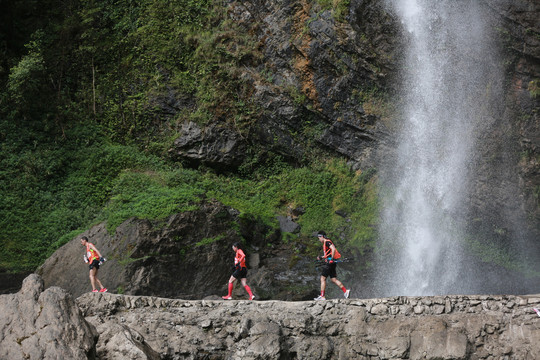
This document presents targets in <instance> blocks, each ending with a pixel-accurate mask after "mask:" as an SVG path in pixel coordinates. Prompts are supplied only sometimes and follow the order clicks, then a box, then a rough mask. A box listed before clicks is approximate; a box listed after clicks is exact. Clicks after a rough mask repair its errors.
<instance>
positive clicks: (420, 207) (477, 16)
mask: <svg viewBox="0 0 540 360" xmlns="http://www.w3.org/2000/svg"><path fill="white" fill-rule="evenodd" d="M390 1H391V2H392V5H393V7H392V9H393V11H395V13H396V14H398V16H399V20H400V22H401V23H402V25H403V29H404V34H405V36H406V39H407V43H406V48H407V54H406V59H405V61H404V69H403V71H404V73H405V77H404V79H405V80H404V86H403V93H404V95H403V98H404V104H405V105H404V109H403V119H402V120H401V121H402V126H401V129H400V134H399V136H398V148H397V154H396V161H395V163H394V164H392V166H391V167H389V168H388V169H386V170H384V171H383V172H382V178H383V179H382V181H383V184H384V186H383V209H384V210H383V213H382V219H381V229H380V236H381V242H380V243H381V249H382V250H381V252H380V253H381V255H382V259H380V260H381V261H380V262H379V265H378V267H379V273H380V274H382V275H381V276H380V279H379V280H380V282H381V287H382V288H383V292H384V293H386V294H388V295H434V294H446V293H457V292H463V291H468V289H469V285H468V284H467V281H466V280H465V279H464V278H463V277H462V276H461V275H462V272H461V269H462V268H463V266H464V260H463V256H462V255H463V250H462V247H463V237H464V236H465V235H464V228H463V225H462V224H463V219H464V217H465V216H466V214H467V210H468V209H467V206H466V205H465V204H466V203H467V199H468V193H467V191H468V188H469V181H470V171H469V170H470V162H471V158H472V156H473V154H474V153H475V138H476V137H477V133H478V131H480V128H479V122H480V121H481V118H482V114H483V113H484V112H485V104H486V101H485V97H486V93H487V92H489V88H490V84H491V83H492V79H493V76H494V75H493V72H496V69H493V68H491V69H490V67H489V65H488V64H491V63H493V56H495V55H492V45H490V44H489V43H488V41H487V38H488V37H487V36H486V35H485V29H486V27H487V24H486V22H485V21H484V19H483V15H482V12H481V11H480V9H479V8H478V7H477V5H476V4H477V2H475V1H468V0H437V1H434V0H390Z"/></svg>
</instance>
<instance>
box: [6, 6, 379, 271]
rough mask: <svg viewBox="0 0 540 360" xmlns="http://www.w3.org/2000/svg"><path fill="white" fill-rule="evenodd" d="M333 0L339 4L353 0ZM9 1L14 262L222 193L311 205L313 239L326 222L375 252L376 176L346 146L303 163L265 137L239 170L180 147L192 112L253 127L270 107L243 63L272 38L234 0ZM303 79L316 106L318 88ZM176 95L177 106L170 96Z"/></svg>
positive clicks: (307, 229) (20, 264) (9, 201)
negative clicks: (232, 10)
mask: <svg viewBox="0 0 540 360" xmlns="http://www.w3.org/2000/svg"><path fill="white" fill-rule="evenodd" d="M329 6H330V7H329ZM321 7H323V8H324V9H327V8H328V9H332V11H333V12H334V15H335V16H336V18H339V17H341V16H342V15H340V14H345V12H346V11H347V9H348V1H346V0H343V1H337V2H334V3H331V4H330V3H327V2H321ZM6 9H7V10H8V12H7V13H6V12H3V13H2V14H0V18H1V19H2V20H3V21H2V22H0V28H1V29H2V31H0V40H2V41H0V54H1V55H2V56H0V84H1V85H2V86H1V87H0V89H1V90H0V226H1V230H0V271H13V272H16V271H23V270H33V269H35V267H36V266H38V265H39V264H41V263H42V262H43V261H44V260H45V259H46V258H47V257H48V256H49V255H50V254H51V253H52V252H53V251H54V250H55V249H57V248H58V247H59V246H61V245H63V244H65V243H66V242H67V241H69V240H71V239H73V238H74V237H75V236H77V235H78V234H80V233H81V232H83V231H85V230H87V229H88V228H89V227H90V226H92V225H94V224H96V223H99V222H102V221H106V223H107V227H108V230H109V231H114V229H115V228H116V227H117V226H118V225H119V224H121V223H122V222H123V221H125V220H126V219H129V218H131V217H137V218H145V219H152V220H158V221H159V220H164V219H166V218H167V217H168V216H170V215H171V214H174V213H178V212H183V211H190V210H194V209H197V207H198V206H199V205H200V203H201V201H204V199H209V198H215V199H217V200H218V201H221V202H222V203H224V204H225V205H229V206H232V207H234V208H235V209H237V210H239V211H240V214H241V215H240V216H243V217H247V218H249V219H255V220H257V221H260V222H262V223H264V224H267V225H269V226H271V227H276V226H277V222H276V215H278V214H286V213H287V209H290V208H291V207H297V206H302V207H303V208H305V211H306V212H305V214H304V215H302V216H301V217H300V219H299V223H300V224H301V225H302V233H301V234H300V235H299V240H298V241H303V240H302V239H305V238H306V237H307V236H308V235H310V234H311V233H312V232H313V231H316V230H319V229H320V228H324V229H326V230H327V231H329V232H334V234H333V235H335V236H338V235H339V236H344V237H345V238H346V239H347V240H348V244H346V246H349V247H350V248H354V249H358V251H360V252H362V251H364V250H366V249H369V248H370V247H371V246H372V241H373V237H374V233H373V230H372V229H373V227H372V226H371V225H373V224H374V222H375V213H376V207H377V203H376V198H377V196H376V188H377V187H376V177H374V176H373V174H361V173H358V174H357V173H354V172H352V171H351V170H350V169H349V168H348V167H347V166H346V165H345V163H344V161H340V160H320V161H319V162H313V161H310V160H309V159H315V158H317V159H319V158H320V159H322V158H323V157H321V156H319V155H320V154H319V152H317V151H318V150H317V149H316V146H313V148H312V149H310V151H311V153H308V154H306V160H305V163H304V165H303V166H298V165H297V164H296V165H295V166H292V165H290V164H289V163H287V161H285V160H284V159H283V158H282V157H281V156H279V155H277V154H273V153H271V152H269V151H267V150H266V149H260V148H258V147H257V145H256V144H253V145H252V147H251V148H249V149H248V160H246V161H245V162H244V164H242V165H241V166H240V169H239V170H238V172H237V173H236V174H227V175H223V174H222V175H217V174H215V173H213V172H212V171H210V170H209V169H201V170H193V169H186V168H183V167H182V166H181V165H180V164H178V163H174V162H172V161H171V159H170V158H169V157H168V156H167V150H168V149H169V148H170V145H171V142H172V141H173V140H174V139H175V137H176V135H177V133H176V131H177V130H176V129H177V127H178V124H180V123H182V122H184V121H185V120H191V121H195V122H197V123H199V124H201V125H205V124H207V123H209V122H212V123H223V125H226V126H228V127H229V128H232V129H235V130H236V132H237V133H238V134H240V136H242V137H246V138H247V137H249V134H250V132H251V130H252V125H253V123H254V119H255V116H258V115H259V109H257V107H256V106H255V105H254V104H253V103H252V102H251V100H250V91H252V90H251V87H250V86H249V84H247V83H246V82H245V81H246V80H245V79H244V78H243V77H242V69H244V68H245V66H251V67H253V68H256V67H257V66H258V65H260V61H261V56H262V55H261V54H260V52H259V48H258V47H259V44H258V43H257V41H256V39H255V38H254V37H253V35H252V34H253V31H252V30H253V29H250V28H242V27H240V25H238V24H237V22H235V21H232V20H230V18H229V16H228V15H227V14H226V13H225V11H226V10H225V9H226V7H225V6H223V4H221V3H220V2H217V1H212V0H176V1H157V2H156V1H152V0H142V1H123V2H121V1H114V0H108V1H94V0H81V1H77V2H67V3H66V2H60V1H57V0H45V1H41V2H37V1H35V0H21V1H17V2H14V3H13V4H11V3H10V4H6ZM8 38H9V41H7V40H6V39H8ZM268 71H269V70H267V73H263V75H264V76H266V77H267V78H268V81H269V82H271V81H272V79H271V78H272V74H271V73H270V72H268ZM289 90H290V91H291V92H292V94H291V96H292V98H293V100H294V102H295V103H296V104H297V105H298V106H302V105H304V103H305V96H304V95H302V94H300V93H299V92H298V91H297V89H289ZM171 101H172V102H173V103H174V104H172V105H171ZM169 105H170V106H172V107H174V108H175V111H173V112H165V111H164V110H163V108H164V107H168V106H169ZM303 127H304V128H305V129H303V130H302V131H303V132H304V133H305V134H304V135H306V134H307V135H309V134H312V135H310V136H311V137H312V138H314V137H316V136H317V134H320V133H321V132H322V129H320V128H319V125H317V124H313V126H312V125H311V124H310V119H306V123H305V124H303ZM308 138H310V137H309V136H308ZM315 145H316V144H315ZM307 146H309V144H307ZM336 210H340V213H346V214H347V216H348V217H349V218H350V219H351V220H352V221H351V222H347V219H345V218H344V217H342V216H339V215H337V214H336ZM231 226H232V227H234V226H235V224H231ZM218 240H219V239H218V238H213V239H204V240H202V241H201V243H200V245H204V244H207V243H209V242H212V241H218ZM285 240H287V239H285ZM288 240H289V241H294V239H292V238H291V239H288ZM344 246H345V245H344Z"/></svg>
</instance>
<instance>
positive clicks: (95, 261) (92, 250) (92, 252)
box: [81, 236, 107, 292]
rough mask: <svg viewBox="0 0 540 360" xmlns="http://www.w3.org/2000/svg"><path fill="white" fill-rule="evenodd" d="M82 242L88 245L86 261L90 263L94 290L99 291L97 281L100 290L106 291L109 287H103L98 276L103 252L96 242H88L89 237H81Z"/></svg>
mask: <svg viewBox="0 0 540 360" xmlns="http://www.w3.org/2000/svg"><path fill="white" fill-rule="evenodd" d="M81 244H82V245H83V246H85V247H86V254H85V255H84V261H85V262H86V263H87V264H90V265H89V268H90V283H91V284H92V292H98V290H97V289H96V283H97V284H98V285H99V287H100V290H99V292H106V291H107V288H105V287H103V285H102V284H101V281H99V279H98V277H97V273H98V270H99V261H100V259H101V258H102V256H101V254H100V253H99V251H98V249H96V247H95V246H94V244H92V243H91V242H88V238H87V237H86V236H83V237H81Z"/></svg>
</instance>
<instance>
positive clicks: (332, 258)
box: [314, 231, 351, 300]
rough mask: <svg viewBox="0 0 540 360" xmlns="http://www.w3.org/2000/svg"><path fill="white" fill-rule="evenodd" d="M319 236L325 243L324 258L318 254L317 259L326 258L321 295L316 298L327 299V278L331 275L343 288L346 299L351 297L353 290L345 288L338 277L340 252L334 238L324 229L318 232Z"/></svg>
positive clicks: (331, 278) (334, 281) (333, 280)
mask: <svg viewBox="0 0 540 360" xmlns="http://www.w3.org/2000/svg"><path fill="white" fill-rule="evenodd" d="M317 237H318V238H319V241H320V242H321V243H322V244H323V256H322V258H321V257H320V256H318V257H317V260H324V261H325V264H324V266H323V267H322V274H321V295H319V296H318V297H316V298H315V299H314V300H326V297H325V291H326V278H327V277H329V276H330V280H332V282H333V283H334V284H336V285H337V286H338V287H339V288H340V289H341V291H343V296H344V297H345V299H347V298H349V294H350V293H351V290H350V289H347V288H345V286H343V284H342V283H341V281H339V280H338V279H337V275H336V265H337V264H336V259H337V258H338V256H337V255H339V252H338V251H337V249H336V247H335V246H334V243H333V242H332V240H330V239H329V238H327V237H326V233H325V232H324V231H319V233H318V234H317ZM339 256H341V255H339Z"/></svg>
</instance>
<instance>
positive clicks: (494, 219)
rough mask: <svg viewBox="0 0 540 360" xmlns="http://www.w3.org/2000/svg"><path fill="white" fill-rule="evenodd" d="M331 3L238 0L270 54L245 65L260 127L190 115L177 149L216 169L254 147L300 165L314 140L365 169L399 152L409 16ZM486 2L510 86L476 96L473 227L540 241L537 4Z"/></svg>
mask: <svg viewBox="0 0 540 360" xmlns="http://www.w3.org/2000/svg"><path fill="white" fill-rule="evenodd" d="M343 3H344V2H343ZM333 4H334V9H327V8H323V7H321V5H320V4H319V3H318V2H315V3H314V2H307V1H302V0H282V1H263V0H253V1H244V2H229V3H228V4H227V8H228V12H229V16H230V18H231V19H233V20H234V21H235V22H237V23H238V25H239V28H240V29H242V31H244V32H245V33H249V34H251V36H253V38H254V41H256V42H257V43H258V44H260V51H261V54H262V56H261V57H262V60H261V61H260V62H258V63H257V64H255V65H253V66H251V65H246V66H245V67H244V68H243V69H242V78H244V79H248V81H247V82H248V83H249V84H250V86H251V91H249V93H250V96H251V97H250V101H253V102H254V103H255V104H256V105H257V107H258V108H259V109H260V113H259V115H258V117H257V120H256V124H255V125H254V130H253V131H252V132H251V133H250V136H249V138H243V137H242V136H240V135H238V134H235V132H234V131H232V132H231V131H230V130H224V129H223V127H222V126H221V125H220V124H210V125H209V126H208V127H207V128H206V129H201V128H199V127H198V126H196V125H194V124H184V125H183V126H182V128H181V129H180V133H181V136H180V137H179V139H178V140H177V141H176V142H175V145H174V146H173V148H171V154H174V155H175V156H176V157H177V158H179V159H183V160H184V161H185V162H187V163H189V164H192V165H197V164H205V165H209V166H212V167H214V168H216V169H218V170H223V169H234V168H235V167H238V166H240V164H241V163H242V162H243V161H245V160H246V152H245V149H246V148H248V147H249V146H259V147H262V148H263V149H264V151H265V152H273V153H277V154H279V155H281V156H282V157H283V158H284V159H286V160H287V161H289V162H291V163H295V164H298V163H302V161H303V159H304V157H305V155H306V152H310V151H312V150H310V149H312V148H313V147H314V146H315V147H318V148H320V149H324V150H325V151H328V152H329V153H331V154H333V155H338V156H344V157H345V158H347V159H348V160H349V161H350V164H351V166H352V167H353V168H355V169H358V168H361V169H364V170H365V169H368V168H375V169H377V168H379V167H380V166H381V164H382V163H384V162H385V161H386V159H389V158H392V157H395V151H397V149H396V146H395V145H396V144H395V138H396V134H395V129H396V128H398V127H399V124H400V112H399V108H400V102H401V101H402V98H401V97H400V95H399V91H398V90H399V87H400V81H401V80H402V79H400V76H401V73H400V71H401V65H402V64H401V62H402V60H403V56H402V54H403V53H404V49H405V47H406V46H408V44H407V41H406V39H405V37H404V36H403V32H402V30H401V24H400V23H399V22H398V20H397V17H396V16H394V14H392V12H391V10H389V9H388V8H387V7H385V6H384V2H383V1H376V0H352V1H350V4H349V5H348V7H347V6H345V9H346V10H345V11H343V9H342V10H341V11H342V12H341V13H338V10H337V8H336V7H338V6H340V5H343V4H342V2H340V1H335V2H334V3H333ZM480 6H481V7H482V8H483V10H482V11H483V13H485V14H486V16H489V17H490V18H491V24H493V25H492V28H491V29H488V31H487V35H486V36H489V37H490V38H491V39H492V40H493V43H495V44H499V45H500V48H499V49H494V50H496V51H499V52H500V63H498V64H493V68H494V69H495V68H501V67H502V68H504V72H505V78H504V80H503V83H504V84H502V86H501V87H500V88H501V91H493V89H494V88H495V87H496V86H498V85H500V84H494V86H493V89H486V94H487V96H486V98H485V99H481V100H480V99H479V101H483V102H486V103H485V105H484V107H485V108H486V109H489V111H487V113H488V115H486V116H485V118H486V119H485V127H484V128H483V129H481V130H480V131H479V134H478V143H479V144H480V146H479V149H478V154H477V156H476V157H474V158H473V159H472V161H471V169H472V172H473V173H474V176H475V181H474V182H473V183H472V184H471V187H472V188H473V189H472V190H471V194H472V196H471V201H470V202H471V204H470V207H471V209H472V212H471V214H470V218H471V219H474V223H473V224H472V227H471V232H478V233H482V236H485V237H488V238H490V237H492V238H501V242H503V243H504V242H505V241H507V240H508V239H512V238H513V239H520V241H523V242H525V243H527V242H528V243H529V244H531V243H535V239H538V238H539V237H540V207H539V206H538V204H539V200H538V192H539V189H540V161H539V146H540V120H539V118H538V109H539V101H540V94H539V90H538V89H539V86H540V85H539V81H540V80H539V79H540V40H539V38H540V35H539V34H540V28H539V27H538V21H537V19H538V18H539V17H540V5H538V2H537V1H534V0H520V1H503V0H485V1H481V2H480ZM220 121H221V120H220ZM218 134H219V136H217V135H218ZM475 236H479V235H475Z"/></svg>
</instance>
